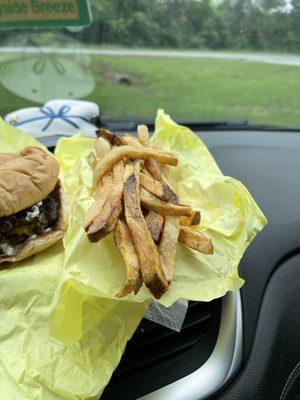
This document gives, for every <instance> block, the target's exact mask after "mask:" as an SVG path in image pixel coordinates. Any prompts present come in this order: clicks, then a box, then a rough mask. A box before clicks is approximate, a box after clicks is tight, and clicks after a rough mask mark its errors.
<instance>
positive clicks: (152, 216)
mask: <svg viewBox="0 0 300 400" xmlns="http://www.w3.org/2000/svg"><path fill="white" fill-rule="evenodd" d="M145 220H146V223H147V227H148V230H149V232H150V233H151V236H152V239H153V240H154V241H155V242H158V241H159V238H160V234H161V231H162V228H163V226H164V217H163V216H162V215H160V214H158V213H157V212H155V211H152V210H151V211H149V213H148V214H147V215H146V217H145Z"/></svg>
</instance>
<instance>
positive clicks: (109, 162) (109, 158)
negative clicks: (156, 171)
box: [94, 146, 178, 186]
mask: <svg viewBox="0 0 300 400" xmlns="http://www.w3.org/2000/svg"><path fill="white" fill-rule="evenodd" d="M125 157H127V158H129V159H142V160H145V159H147V158H149V157H152V158H154V159H156V160H157V161H159V162H160V163H161V164H169V165H177V161H178V160H177V158H176V157H174V156H173V154H171V153H167V152H164V151H161V150H155V149H151V148H137V147H134V146H120V147H115V148H113V149H112V150H111V151H110V152H109V153H107V154H105V155H104V157H103V158H102V159H101V160H99V161H98V162H97V165H96V168H95V173H94V186H96V184H97V183H98V182H99V179H100V178H101V177H102V176H103V175H105V173H106V172H108V171H109V170H110V169H111V168H112V166H113V165H114V164H116V163H117V162H118V161H120V160H122V159H123V158H125Z"/></svg>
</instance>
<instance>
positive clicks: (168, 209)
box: [140, 187, 193, 217]
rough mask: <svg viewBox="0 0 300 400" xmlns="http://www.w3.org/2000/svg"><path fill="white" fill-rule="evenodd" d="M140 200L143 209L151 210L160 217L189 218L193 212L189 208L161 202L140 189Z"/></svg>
mask: <svg viewBox="0 0 300 400" xmlns="http://www.w3.org/2000/svg"><path fill="white" fill-rule="evenodd" d="M140 198H141V203H142V205H143V207H145V208H146V209H147V210H153V211H156V212H158V213H159V214H161V215H175V216H187V217H189V216H191V215H192V214H193V210H192V208H191V207H190V206H185V205H179V204H173V203H169V202H167V201H163V200H161V199H159V198H158V197H156V196H154V195H153V194H151V193H149V192H148V191H147V190H145V189H144V188H142V187H141V190H140Z"/></svg>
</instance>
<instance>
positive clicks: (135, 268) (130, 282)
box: [114, 220, 142, 298]
mask: <svg viewBox="0 0 300 400" xmlns="http://www.w3.org/2000/svg"><path fill="white" fill-rule="evenodd" d="M114 240H115V244H116V246H117V248H118V250H119V252H120V254H121V256H122V258H123V260H124V264H125V270H126V281H125V282H124V284H123V287H122V289H121V290H120V291H119V292H118V293H117V294H116V297H118V298H120V297H124V296H127V295H128V294H129V293H131V292H132V291H133V292H134V293H135V294H137V292H138V291H139V289H140V287H141V286H142V277H141V273H140V263H139V259H138V256H137V253H136V250H135V247H134V244H133V240H132V236H131V233H130V230H129V229H128V226H127V225H126V223H125V222H123V221H121V220H118V222H117V223H116V226H115V229H114Z"/></svg>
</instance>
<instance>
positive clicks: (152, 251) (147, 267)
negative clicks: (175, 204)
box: [124, 162, 168, 298]
mask: <svg viewBox="0 0 300 400" xmlns="http://www.w3.org/2000/svg"><path fill="white" fill-rule="evenodd" d="M139 176H140V164H139V162H136V163H135V165H134V164H132V163H131V164H127V165H126V168H125V179H124V209H125V218H126V222H127V224H128V227H129V229H130V232H131V235H132V238H133V242H134V245H135V248H136V252H137V254H138V257H139V260H140V266H141V273H142V277H143V281H144V282H145V284H146V286H147V287H148V288H149V289H150V291H151V293H152V294H153V296H154V297H156V298H160V297H161V295H162V294H163V293H164V292H165V291H166V290H167V288H168V283H167V280H166V277H165V275H164V272H163V269H162V266H161V262H160V259H159V255H158V251H157V248H156V246H155V243H154V242H153V239H152V237H151V234H150V232H149V230H148V228H147V224H146V221H145V219H144V217H143V214H142V210H141V205H140V199H139Z"/></svg>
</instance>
